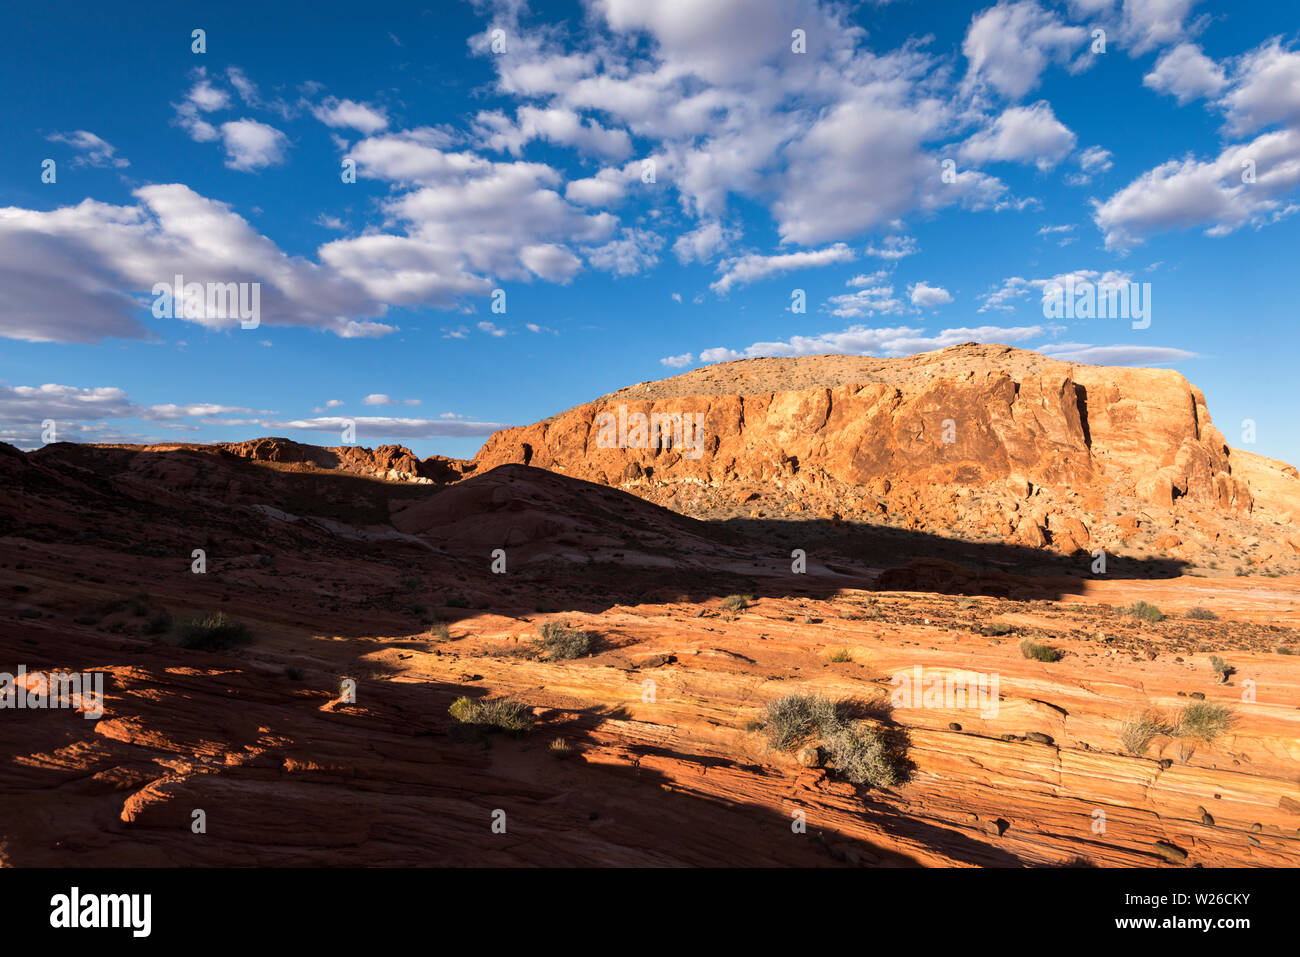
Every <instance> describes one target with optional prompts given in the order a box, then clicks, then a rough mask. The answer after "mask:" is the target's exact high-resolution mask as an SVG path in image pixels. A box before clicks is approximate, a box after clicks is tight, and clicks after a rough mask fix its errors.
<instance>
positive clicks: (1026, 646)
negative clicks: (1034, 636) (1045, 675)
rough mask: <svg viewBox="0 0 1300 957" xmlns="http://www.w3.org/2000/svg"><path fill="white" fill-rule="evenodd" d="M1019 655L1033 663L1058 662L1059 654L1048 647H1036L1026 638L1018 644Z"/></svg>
mask: <svg viewBox="0 0 1300 957" xmlns="http://www.w3.org/2000/svg"><path fill="white" fill-rule="evenodd" d="M1020 653H1021V654H1022V655H1024V656H1025V657H1026V658H1033V659H1034V660H1035V661H1060V660H1061V653H1060V652H1059V651H1057V650H1056V649H1055V648H1053V647H1051V646H1050V645H1038V644H1035V643H1034V642H1032V641H1030V640H1029V639H1028V638H1026V639H1025V640H1024V641H1022V642H1021V643H1020Z"/></svg>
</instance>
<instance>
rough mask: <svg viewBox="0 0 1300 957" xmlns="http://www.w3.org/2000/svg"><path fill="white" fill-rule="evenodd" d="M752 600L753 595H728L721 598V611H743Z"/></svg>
mask: <svg viewBox="0 0 1300 957" xmlns="http://www.w3.org/2000/svg"><path fill="white" fill-rule="evenodd" d="M753 600H754V596H753V595H728V596H727V597H726V598H724V599H722V610H723V611H744V610H745V609H746V608H748V607H749V603H750V602H752V601H753Z"/></svg>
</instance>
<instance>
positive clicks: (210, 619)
mask: <svg viewBox="0 0 1300 957" xmlns="http://www.w3.org/2000/svg"><path fill="white" fill-rule="evenodd" d="M176 638H177V640H178V643H179V644H180V646H181V647H182V648H193V649H196V650H199V651H226V650H228V649H230V648H234V647H236V646H237V645H242V644H247V643H248V642H250V641H252V640H253V633H252V632H251V631H250V630H249V628H248V626H247V625H245V624H244V623H243V622H242V621H236V620H235V619H233V618H227V617H226V613H225V612H223V611H219V612H216V613H215V614H209V615H204V616H203V617H202V618H191V619H190V620H189V621H185V622H182V623H181V624H180V625H178V626H177V627H176Z"/></svg>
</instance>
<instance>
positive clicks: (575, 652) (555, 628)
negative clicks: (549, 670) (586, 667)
mask: <svg viewBox="0 0 1300 957" xmlns="http://www.w3.org/2000/svg"><path fill="white" fill-rule="evenodd" d="M541 636H542V656H543V657H545V658H547V659H548V660H550V661H566V660H568V659H570V658H581V657H582V656H583V655H589V654H591V651H592V649H593V648H595V647H596V634H595V632H591V631H578V630H577V629H576V628H570V627H569V626H568V623H567V622H566V623H565V624H561V623H560V622H558V621H548V622H547V623H546V624H544V625H542V627H541Z"/></svg>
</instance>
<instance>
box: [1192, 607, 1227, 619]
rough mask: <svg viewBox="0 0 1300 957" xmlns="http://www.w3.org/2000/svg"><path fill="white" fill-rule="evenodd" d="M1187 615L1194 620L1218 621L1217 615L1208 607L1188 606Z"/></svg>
mask: <svg viewBox="0 0 1300 957" xmlns="http://www.w3.org/2000/svg"><path fill="white" fill-rule="evenodd" d="M1187 617H1188V618H1191V619H1194V620H1196V621H1218V620H1219V616H1218V615H1216V614H1215V613H1214V612H1212V611H1210V609H1208V608H1189V609H1187Z"/></svg>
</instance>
